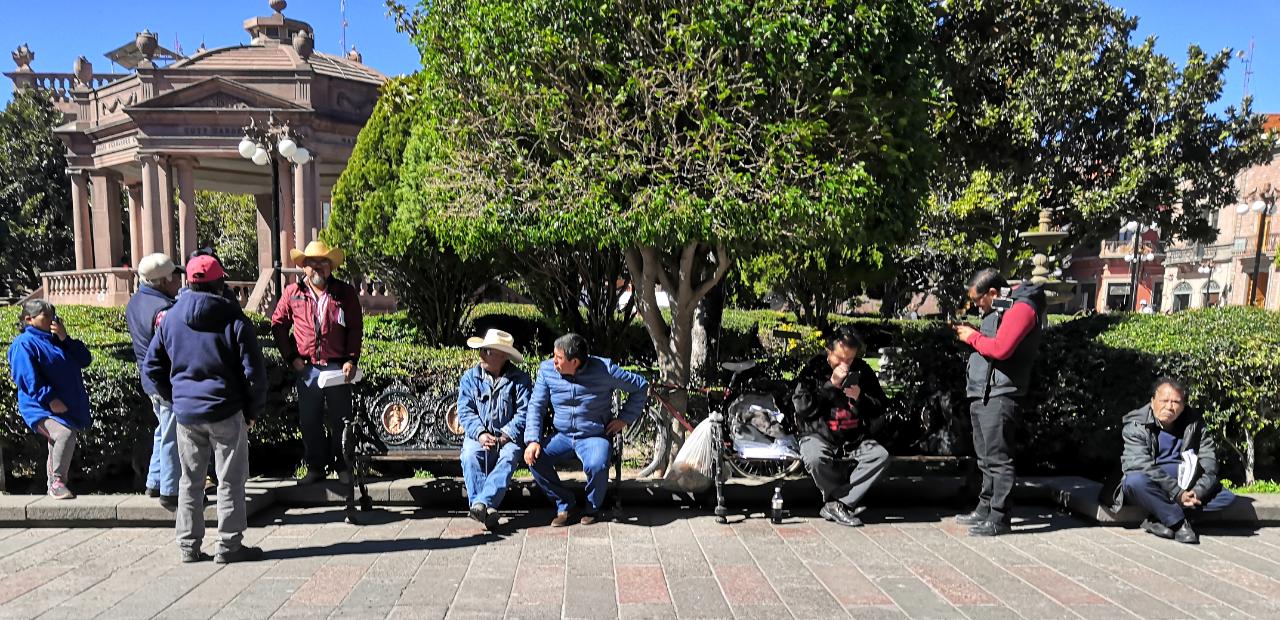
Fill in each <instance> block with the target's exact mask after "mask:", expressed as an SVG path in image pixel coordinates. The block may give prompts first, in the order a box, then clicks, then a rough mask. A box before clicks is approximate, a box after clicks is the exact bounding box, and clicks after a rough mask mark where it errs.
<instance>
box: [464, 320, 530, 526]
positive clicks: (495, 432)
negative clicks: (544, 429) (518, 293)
mask: <svg viewBox="0 0 1280 620" xmlns="http://www.w3.org/2000/svg"><path fill="white" fill-rule="evenodd" d="M467 346H469V347H471V348H472V349H478V350H479V354H480V363H478V364H476V365H475V366H472V367H471V368H469V369H467V371H466V372H464V373H462V379H461V380H460V381H459V382H458V422H459V423H461V424H462V429H463V431H464V437H463V440H462V455H461V458H462V478H463V481H464V482H466V485H467V503H468V505H469V506H471V509H470V510H469V511H468V514H470V516H471V518H472V519H475V520H476V521H479V522H481V523H483V524H484V525H485V528H487V529H493V527H494V526H495V525H496V524H497V520H498V504H501V503H502V497H503V496H504V495H506V493H507V487H508V486H510V484H511V474H512V473H513V472H514V471H515V468H516V464H517V463H518V462H519V459H520V456H521V455H522V454H523V452H524V446H523V443H524V442H523V439H524V414H525V409H526V408H527V407H528V405H529V392H530V390H532V388H533V381H532V380H531V379H530V378H529V373H526V372H525V371H523V370H521V369H520V368H519V367H517V366H516V364H519V363H521V362H523V361H524V356H523V355H521V354H520V351H518V350H517V349H516V348H515V339H514V338H512V337H511V334H508V333H507V332H504V331H501V330H497V329H491V330H489V331H487V332H485V335H484V337H483V338H468V339H467Z"/></svg>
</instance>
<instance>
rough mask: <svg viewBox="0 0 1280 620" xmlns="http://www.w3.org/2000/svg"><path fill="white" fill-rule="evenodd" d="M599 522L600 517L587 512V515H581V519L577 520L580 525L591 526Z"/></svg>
mask: <svg viewBox="0 0 1280 620" xmlns="http://www.w3.org/2000/svg"><path fill="white" fill-rule="evenodd" d="M599 520H600V515H598V514H596V513H594V512H588V513H587V514H584V515H582V518H581V519H579V520H578V523H581V524H583V525H592V524H594V523H595V522H596V521H599Z"/></svg>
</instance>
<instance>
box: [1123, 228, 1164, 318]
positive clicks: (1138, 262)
mask: <svg viewBox="0 0 1280 620" xmlns="http://www.w3.org/2000/svg"><path fill="white" fill-rule="evenodd" d="M1124 229H1125V230H1126V231H1128V232H1131V233H1133V252H1130V253H1128V254H1125V255H1124V260H1125V262H1127V263H1129V267H1130V269H1132V270H1133V278H1132V281H1131V282H1130V284H1129V287H1130V288H1129V311H1130V312H1137V311H1138V282H1139V280H1140V278H1141V277H1142V263H1143V261H1146V262H1151V261H1153V260H1155V258H1156V255H1155V253H1154V252H1146V253H1145V254H1144V253H1143V252H1142V245H1141V244H1142V233H1143V231H1144V229H1145V230H1154V231H1159V228H1157V227H1156V225H1155V224H1151V225H1143V224H1139V223H1138V222H1136V221H1131V222H1129V223H1128V224H1125V225H1124Z"/></svg>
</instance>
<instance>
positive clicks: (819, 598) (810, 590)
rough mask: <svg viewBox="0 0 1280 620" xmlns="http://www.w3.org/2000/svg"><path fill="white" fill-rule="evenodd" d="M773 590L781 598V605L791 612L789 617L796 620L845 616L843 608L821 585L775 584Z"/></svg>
mask: <svg viewBox="0 0 1280 620" xmlns="http://www.w3.org/2000/svg"><path fill="white" fill-rule="evenodd" d="M774 590H775V591H776V592H777V593H778V596H779V597H781V598H782V604H783V605H785V606H786V608H787V610H788V611H790V612H791V615H793V616H795V617H797V618H843V617H845V616H846V613H845V611H844V607H843V606H842V605H841V604H840V602H839V601H837V600H836V599H835V597H833V596H832V595H831V593H830V592H828V591H827V589H826V588H825V587H823V586H822V585H821V584H817V583H808V584H805V585H778V584H776V583H775V584H774Z"/></svg>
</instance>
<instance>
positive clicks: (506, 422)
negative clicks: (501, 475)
mask: <svg viewBox="0 0 1280 620" xmlns="http://www.w3.org/2000/svg"><path fill="white" fill-rule="evenodd" d="M488 374H489V373H487V372H485V371H484V369H483V368H481V367H480V365H479V364H476V365H475V366H472V367H471V368H468V369H467V371H466V372H464V373H462V379H461V380H460V381H458V421H459V422H460V423H461V424H462V429H463V431H465V432H466V435H467V437H468V438H470V439H475V440H479V439H480V433H490V434H492V435H493V436H494V437H497V436H498V434H499V433H502V434H505V435H506V436H507V437H510V438H511V440H512V441H515V442H516V443H521V442H523V441H524V412H525V409H527V408H528V406H529V392H530V391H531V390H532V389H533V380H531V379H530V378H529V373H527V372H525V371H523V370H520V368H518V367H517V366H516V365H515V364H512V363H510V362H508V363H507V364H506V365H505V366H504V367H503V368H502V375H500V376H499V377H498V378H497V380H496V382H494V383H490V380H489V378H488Z"/></svg>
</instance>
